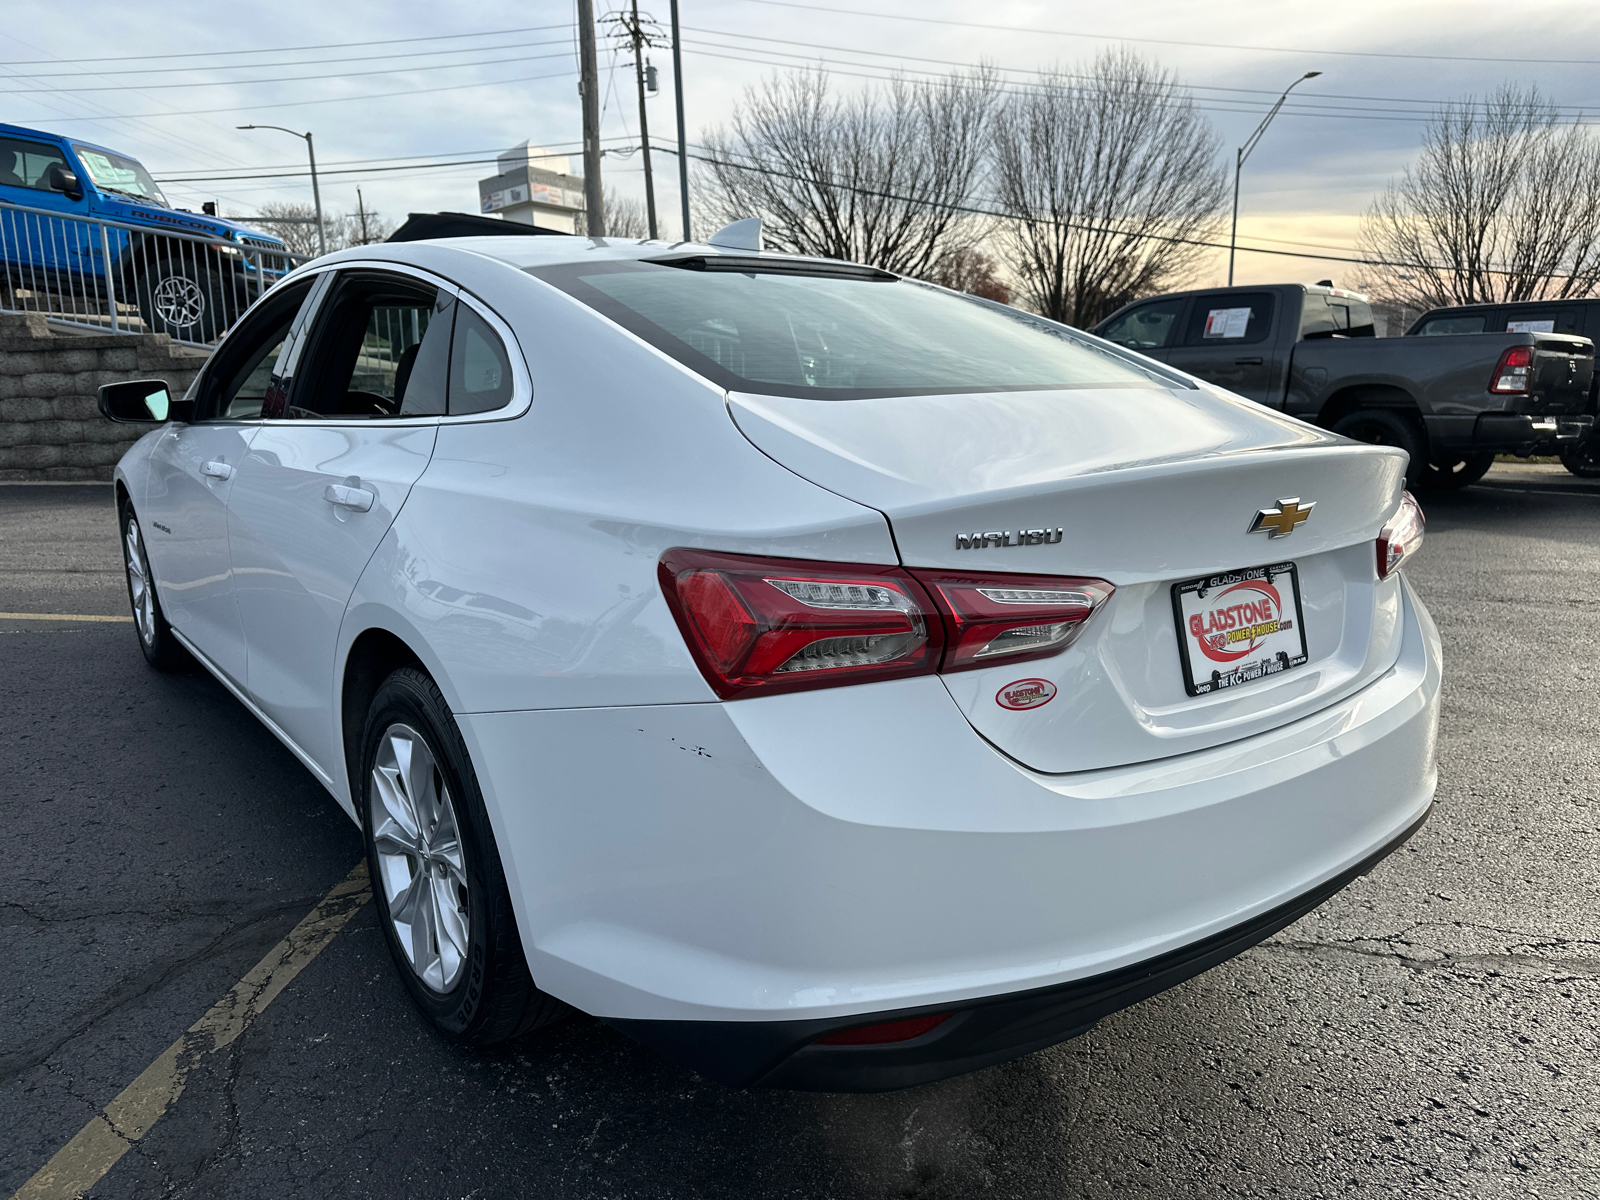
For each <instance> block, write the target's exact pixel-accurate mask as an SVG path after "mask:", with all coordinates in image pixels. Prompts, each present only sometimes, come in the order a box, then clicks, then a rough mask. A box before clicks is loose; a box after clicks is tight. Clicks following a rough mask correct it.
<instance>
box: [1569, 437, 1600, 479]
mask: <svg viewBox="0 0 1600 1200" xmlns="http://www.w3.org/2000/svg"><path fill="white" fill-rule="evenodd" d="M1561 465H1562V466H1563V467H1565V468H1566V469H1567V470H1569V471H1571V472H1572V473H1573V474H1574V475H1576V476H1578V477H1579V478H1580V479H1600V437H1590V438H1584V439H1583V441H1581V442H1578V443H1576V444H1575V445H1566V446H1563V447H1562V448H1561Z"/></svg>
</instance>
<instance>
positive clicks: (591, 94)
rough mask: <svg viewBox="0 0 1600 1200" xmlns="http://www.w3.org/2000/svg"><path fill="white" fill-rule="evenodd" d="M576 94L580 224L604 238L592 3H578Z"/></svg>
mask: <svg viewBox="0 0 1600 1200" xmlns="http://www.w3.org/2000/svg"><path fill="white" fill-rule="evenodd" d="M578 95H579V96H581V97H582V99H583V222H584V229H585V231H586V232H587V233H588V235H589V236H590V237H605V235H606V203H605V193H604V192H603V191H602V190H601V188H600V68H599V66H598V65H597V59H596V57H595V48H594V0H578Z"/></svg>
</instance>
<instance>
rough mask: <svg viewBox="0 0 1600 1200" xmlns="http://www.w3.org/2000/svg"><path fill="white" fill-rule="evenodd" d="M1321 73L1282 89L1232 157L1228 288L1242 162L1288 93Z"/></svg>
mask: <svg viewBox="0 0 1600 1200" xmlns="http://www.w3.org/2000/svg"><path fill="white" fill-rule="evenodd" d="M1321 74H1322V72H1321V71H1307V72H1306V73H1305V74H1304V75H1302V76H1300V78H1299V79H1296V80H1295V81H1294V82H1293V83H1291V84H1290V85H1289V86H1288V87H1286V88H1284V89H1283V95H1281V96H1279V97H1278V102H1277V103H1276V104H1274V105H1273V106H1272V111H1270V112H1269V113H1267V115H1266V116H1265V117H1263V118H1262V119H1261V124H1259V125H1257V126H1256V131H1255V132H1254V133H1252V134H1251V135H1250V136H1249V137H1248V138H1247V139H1245V143H1244V145H1242V146H1240V147H1239V149H1238V150H1236V151H1235V152H1234V155H1233V227H1232V228H1231V229H1230V230H1229V231H1228V286H1229V287H1232V286H1233V250H1234V246H1235V245H1236V244H1237V242H1238V240H1239V172H1240V171H1242V170H1244V160H1245V159H1247V158H1249V157H1250V152H1251V151H1252V150H1254V149H1255V148H1256V143H1257V142H1259V141H1260V140H1261V135H1262V134H1263V133H1265V132H1266V131H1267V126H1268V125H1271V124H1272V118H1273V117H1275V116H1277V115H1278V110H1279V109H1280V108H1282V107H1283V102H1284V101H1285V100H1287V99H1288V98H1289V93H1290V92H1292V91H1294V89H1295V88H1297V87H1299V86H1300V85H1301V84H1302V83H1304V82H1305V81H1306V80H1308V79H1315V78H1316V77H1317V76H1318V75H1321Z"/></svg>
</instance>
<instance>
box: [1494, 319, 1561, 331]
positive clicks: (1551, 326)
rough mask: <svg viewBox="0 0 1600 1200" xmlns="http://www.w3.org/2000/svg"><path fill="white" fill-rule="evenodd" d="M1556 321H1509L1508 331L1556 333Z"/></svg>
mask: <svg viewBox="0 0 1600 1200" xmlns="http://www.w3.org/2000/svg"><path fill="white" fill-rule="evenodd" d="M1555 331H1556V323H1555V322H1554V321H1507V322H1506V332H1507V333H1554V332H1555Z"/></svg>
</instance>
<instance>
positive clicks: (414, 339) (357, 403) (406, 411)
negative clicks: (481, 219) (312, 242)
mask: <svg viewBox="0 0 1600 1200" xmlns="http://www.w3.org/2000/svg"><path fill="white" fill-rule="evenodd" d="M455 307H456V304H455V297H454V296H453V295H451V294H450V293H449V292H446V291H443V290H442V289H439V288H435V287H432V286H430V285H428V284H426V283H423V282H422V281H421V280H418V279H413V278H411V277H409V276H399V275H389V274H387V273H384V272H379V271H351V272H348V273H346V274H344V275H342V276H341V277H340V278H339V279H338V280H337V281H336V283H335V284H334V287H333V290H332V293H331V294H330V296H329V298H328V301H327V303H326V304H325V305H324V306H323V311H322V313H321V315H320V317H319V319H318V321H317V325H316V328H315V330H314V331H313V333H312V335H311V341H310V345H309V347H308V348H307V352H306V361H305V363H304V364H303V365H302V367H301V369H300V371H299V372H298V375H299V379H298V381H297V386H296V387H295V390H294V391H293V392H292V393H291V394H290V396H289V399H288V403H287V404H286V405H284V406H283V408H282V410H281V411H278V412H274V411H271V410H270V409H269V411H267V412H266V414H265V415H266V416H267V417H268V418H269V419H271V418H278V417H281V418H283V419H286V420H308V419H310V420H326V421H349V420H373V419H393V418H396V417H438V416H442V415H443V414H444V412H445V407H446V378H447V370H448V364H449V359H450V334H451V329H452V324H453V321H454V311H455Z"/></svg>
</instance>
